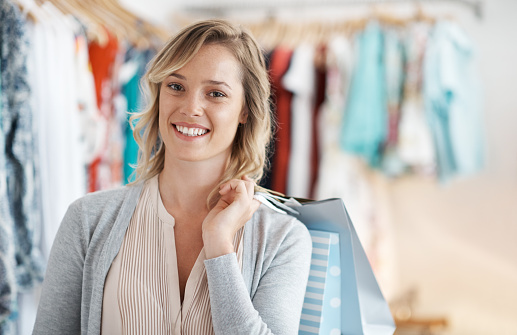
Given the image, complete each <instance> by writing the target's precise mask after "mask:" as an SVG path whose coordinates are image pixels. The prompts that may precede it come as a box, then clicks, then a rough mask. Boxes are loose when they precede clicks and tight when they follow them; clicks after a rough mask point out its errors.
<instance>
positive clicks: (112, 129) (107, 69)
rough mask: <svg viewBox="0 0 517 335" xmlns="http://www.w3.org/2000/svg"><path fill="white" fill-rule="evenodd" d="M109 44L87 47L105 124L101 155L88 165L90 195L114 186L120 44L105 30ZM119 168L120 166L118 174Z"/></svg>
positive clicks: (94, 44)
mask: <svg viewBox="0 0 517 335" xmlns="http://www.w3.org/2000/svg"><path fill="white" fill-rule="evenodd" d="M106 34H107V36H108V42H107V43H106V44H105V45H100V44H99V43H97V42H91V43H90V44H89V46H88V51H89V57H90V63H91V67H92V72H93V77H94V82H95V92H96V96H97V106H98V108H99V111H100V115H101V118H102V120H103V121H102V122H103V123H104V125H105V126H104V127H105V133H104V134H103V135H102V148H101V150H100V153H99V154H98V155H97V156H96V157H95V158H94V159H93V161H92V162H91V164H90V166H89V181H88V191H90V192H93V191H97V190H100V189H106V188H110V187H112V185H113V182H112V181H113V178H112V175H111V173H112V172H115V171H112V164H111V163H112V162H111V156H110V154H116V152H111V150H110V148H111V144H112V143H111V140H116V138H117V137H118V135H119V134H117V132H118V131H119V129H118V127H119V125H118V124H116V122H113V119H114V115H113V114H114V108H113V97H114V96H115V83H114V82H113V79H114V78H115V73H114V72H115V71H116V66H117V64H116V58H117V53H118V52H119V42H118V40H117V38H116V37H115V36H114V35H113V33H111V32H109V31H108V30H106ZM120 164H121V165H122V162H120ZM115 173H116V172H115ZM121 173H122V166H120V174H121Z"/></svg>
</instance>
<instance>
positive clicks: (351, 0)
mask: <svg viewBox="0 0 517 335" xmlns="http://www.w3.org/2000/svg"><path fill="white" fill-rule="evenodd" d="M404 2H406V3H407V2H414V3H432V2H435V3H438V2H442V3H443V2H450V3H458V4H461V5H464V6H465V7H467V8H470V9H471V10H472V11H473V12H474V14H475V15H476V16H477V17H478V18H479V19H481V18H482V17H483V0H320V1H317V0H276V1H272V0H262V1H259V0H254V1H251V0H247V1H242V0H240V1H239V0H219V1H217V2H212V3H210V4H207V3H206V2H205V1H192V0H191V2H190V4H189V5H185V6H184V7H183V9H185V10H186V11H188V12H194V13H209V14H213V15H217V16H222V15H224V13H225V12H226V11H228V10H232V11H233V10H240V11H242V10H268V11H272V10H275V9H284V8H307V7H311V6H312V7H314V6H318V7H325V6H334V7H339V6H347V5H361V4H363V5H364V4H390V3H404Z"/></svg>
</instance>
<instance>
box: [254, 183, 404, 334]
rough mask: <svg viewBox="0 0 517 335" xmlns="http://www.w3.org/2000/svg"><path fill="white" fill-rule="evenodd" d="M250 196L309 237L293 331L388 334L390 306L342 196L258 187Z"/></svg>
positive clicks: (391, 328)
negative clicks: (308, 196)
mask: <svg viewBox="0 0 517 335" xmlns="http://www.w3.org/2000/svg"><path fill="white" fill-rule="evenodd" d="M256 197H257V199H258V200H260V201H261V202H262V203H264V204H266V205H268V206H270V207H272V208H277V209H279V210H281V211H284V212H285V213H288V214H290V215H293V216H294V217H296V218H297V219H298V220H300V221H301V222H303V223H304V224H305V225H306V226H307V228H308V229H309V232H310V233H311V236H312V239H313V253H312V257H313V258H312V263H311V265H312V267H311V274H310V277H309V283H308V285H307V292H306V295H305V303H304V306H303V311H302V317H301V320H300V328H299V334H325V335H340V334H343V335H392V334H393V333H394V331H395V323H394V322H393V318H392V316H391V312H390V309H389V307H388V304H387V303H386V300H385V299H384V296H383V295H382V292H381V290H380V288H379V285H378V283H377V280H376V279H375V275H374V273H373V270H372V268H371V266H370V263H369V261H368V258H367V257H366V253H365V252H364V249H363V247H362V245H361V242H360V241H359V238H358V237H357V233H356V231H355V228H354V226H353V224H352V221H351V220H350V217H349V215H348V212H347V211H346V208H345V204H344V203H343V200H341V199H327V200H321V201H311V200H305V199H294V198H285V197H279V196H275V195H272V194H269V193H262V192H258V193H256ZM332 241H334V242H335V243H334V244H333V243H332ZM336 241H337V242H336ZM334 255H336V256H334ZM320 261H322V262H320ZM325 262H326V263H325ZM333 262H337V263H333ZM336 264H337V265H336ZM333 271H334V274H337V273H339V276H336V275H333V274H332V273H333ZM335 280H337V281H338V282H339V284H337V285H336V284H335ZM326 302H328V303H329V305H330V307H327V305H326Z"/></svg>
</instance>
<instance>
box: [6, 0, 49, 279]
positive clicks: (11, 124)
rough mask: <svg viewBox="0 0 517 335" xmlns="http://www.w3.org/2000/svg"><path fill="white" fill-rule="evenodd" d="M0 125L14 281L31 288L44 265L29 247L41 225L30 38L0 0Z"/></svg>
mask: <svg viewBox="0 0 517 335" xmlns="http://www.w3.org/2000/svg"><path fill="white" fill-rule="evenodd" d="M0 8H1V10H2V12H1V15H2V18H1V22H2V25H1V27H2V28H1V32H0V38H1V39H0V41H1V46H0V47H1V58H2V61H1V64H2V68H1V77H2V100H3V101H2V128H3V130H4V135H5V143H4V144H5V146H4V148H3V149H4V150H5V155H6V166H7V172H6V175H7V195H8V198H9V206H10V211H11V213H12V217H13V219H14V224H15V227H16V228H15V230H14V232H15V243H16V261H17V270H16V271H17V274H16V277H17V281H18V285H19V286H20V288H22V289H30V288H31V287H32V286H33V285H34V284H35V283H38V282H41V280H42V279H43V263H42V259H41V257H40V255H39V254H38V250H37V249H35V248H33V238H34V234H33V233H34V227H35V226H37V225H39V224H40V220H39V208H38V205H37V200H36V199H37V197H38V196H39V193H38V192H39V189H38V187H37V185H36V180H35V178H36V177H35V169H36V168H37V167H36V166H35V161H34V157H36V156H37V152H36V151H35V149H34V144H35V141H34V136H35V135H34V129H33V122H32V111H31V106H30V100H29V95H30V87H29V78H28V72H27V54H28V51H29V41H28V36H27V32H26V26H25V25H26V22H25V21H24V19H23V18H22V17H21V14H20V13H19V11H18V9H17V8H16V7H15V6H14V5H12V4H11V3H10V2H8V1H2V2H1V7H0Z"/></svg>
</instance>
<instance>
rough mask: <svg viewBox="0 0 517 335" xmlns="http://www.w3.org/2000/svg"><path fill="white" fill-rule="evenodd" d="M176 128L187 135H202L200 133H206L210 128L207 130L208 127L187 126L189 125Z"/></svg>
mask: <svg viewBox="0 0 517 335" xmlns="http://www.w3.org/2000/svg"><path fill="white" fill-rule="evenodd" d="M176 129H177V130H178V131H179V132H180V133H182V134H183V135H186V136H200V135H204V134H206V133H207V132H208V130H206V129H201V128H187V127H183V126H176Z"/></svg>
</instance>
